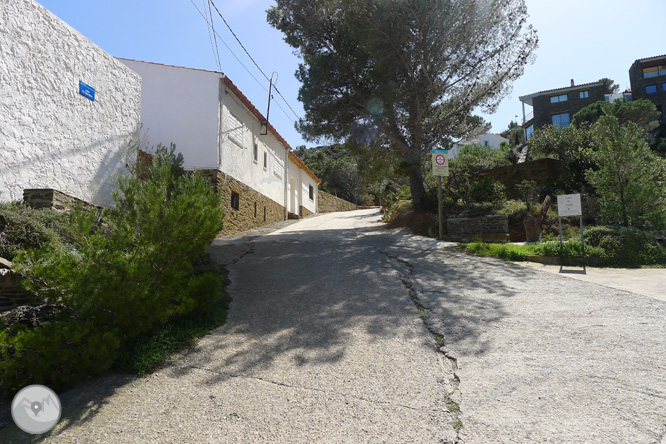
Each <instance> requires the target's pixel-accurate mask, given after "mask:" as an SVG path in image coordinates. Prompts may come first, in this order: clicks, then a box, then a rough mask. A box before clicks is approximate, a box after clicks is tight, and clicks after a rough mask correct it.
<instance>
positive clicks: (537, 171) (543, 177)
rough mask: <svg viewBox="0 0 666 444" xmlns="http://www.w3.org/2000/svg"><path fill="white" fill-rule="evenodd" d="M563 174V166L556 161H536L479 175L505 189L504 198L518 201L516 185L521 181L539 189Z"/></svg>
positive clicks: (491, 170)
mask: <svg viewBox="0 0 666 444" xmlns="http://www.w3.org/2000/svg"><path fill="white" fill-rule="evenodd" d="M563 173H564V165H563V164H562V162H560V161H559V160H557V159H548V158H544V159H538V160H533V161H530V162H524V163H519V164H517V165H509V166H504V167H499V168H493V169H490V170H486V171H484V172H482V173H481V177H491V178H493V179H495V180H497V181H499V182H501V183H502V184H503V185H504V186H505V187H506V197H507V198H509V199H519V198H520V195H519V194H518V192H517V191H516V185H517V184H519V183H520V182H522V181H523V180H533V181H534V182H536V184H537V187H539V188H541V187H543V186H545V185H549V184H551V183H553V182H555V181H556V180H558V179H559V178H560V177H561V176H562V174H563Z"/></svg>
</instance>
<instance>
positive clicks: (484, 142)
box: [483, 140, 490, 148]
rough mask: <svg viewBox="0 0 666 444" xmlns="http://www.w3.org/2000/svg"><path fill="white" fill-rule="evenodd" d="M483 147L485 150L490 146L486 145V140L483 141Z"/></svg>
mask: <svg viewBox="0 0 666 444" xmlns="http://www.w3.org/2000/svg"><path fill="white" fill-rule="evenodd" d="M483 146H485V147H486V148H488V147H489V146H490V144H489V143H488V141H487V140H484V141H483Z"/></svg>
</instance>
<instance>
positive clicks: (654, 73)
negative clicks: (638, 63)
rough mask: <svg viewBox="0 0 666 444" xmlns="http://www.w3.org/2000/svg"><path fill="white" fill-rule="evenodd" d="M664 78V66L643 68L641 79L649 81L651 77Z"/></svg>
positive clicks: (665, 69) (665, 74) (665, 68)
mask: <svg viewBox="0 0 666 444" xmlns="http://www.w3.org/2000/svg"><path fill="white" fill-rule="evenodd" d="M658 76H666V65H659V66H653V67H651V68H643V78H644V79H650V78H652V77H658Z"/></svg>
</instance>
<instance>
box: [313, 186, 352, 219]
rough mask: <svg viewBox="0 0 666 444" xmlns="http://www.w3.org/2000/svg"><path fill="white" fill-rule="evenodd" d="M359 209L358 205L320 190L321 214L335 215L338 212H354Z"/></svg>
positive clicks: (319, 208)
mask: <svg viewBox="0 0 666 444" xmlns="http://www.w3.org/2000/svg"><path fill="white" fill-rule="evenodd" d="M356 209H358V206H357V205H356V204H353V203H351V202H348V201H346V200H344V199H340V198H339V197H336V196H333V195H332V194H328V193H326V192H324V191H321V190H319V207H318V208H317V211H318V212H319V213H335V212H337V211H354V210H356Z"/></svg>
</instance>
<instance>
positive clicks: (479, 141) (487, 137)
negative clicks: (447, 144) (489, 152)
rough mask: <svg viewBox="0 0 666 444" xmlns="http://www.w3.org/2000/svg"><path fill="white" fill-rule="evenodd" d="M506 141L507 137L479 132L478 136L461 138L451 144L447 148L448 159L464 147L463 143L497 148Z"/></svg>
mask: <svg viewBox="0 0 666 444" xmlns="http://www.w3.org/2000/svg"><path fill="white" fill-rule="evenodd" d="M508 141H509V140H508V139H505V138H504V137H502V136H500V135H499V134H481V135H480V136H478V137H475V138H473V139H468V140H461V141H460V142H456V143H454V144H453V145H452V146H451V149H450V150H449V159H453V158H455V157H456V155H457V154H458V153H459V152H460V148H462V147H464V146H465V145H481V146H486V147H490V148H493V149H495V150H498V149H499V147H500V145H501V144H502V142H508Z"/></svg>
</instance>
